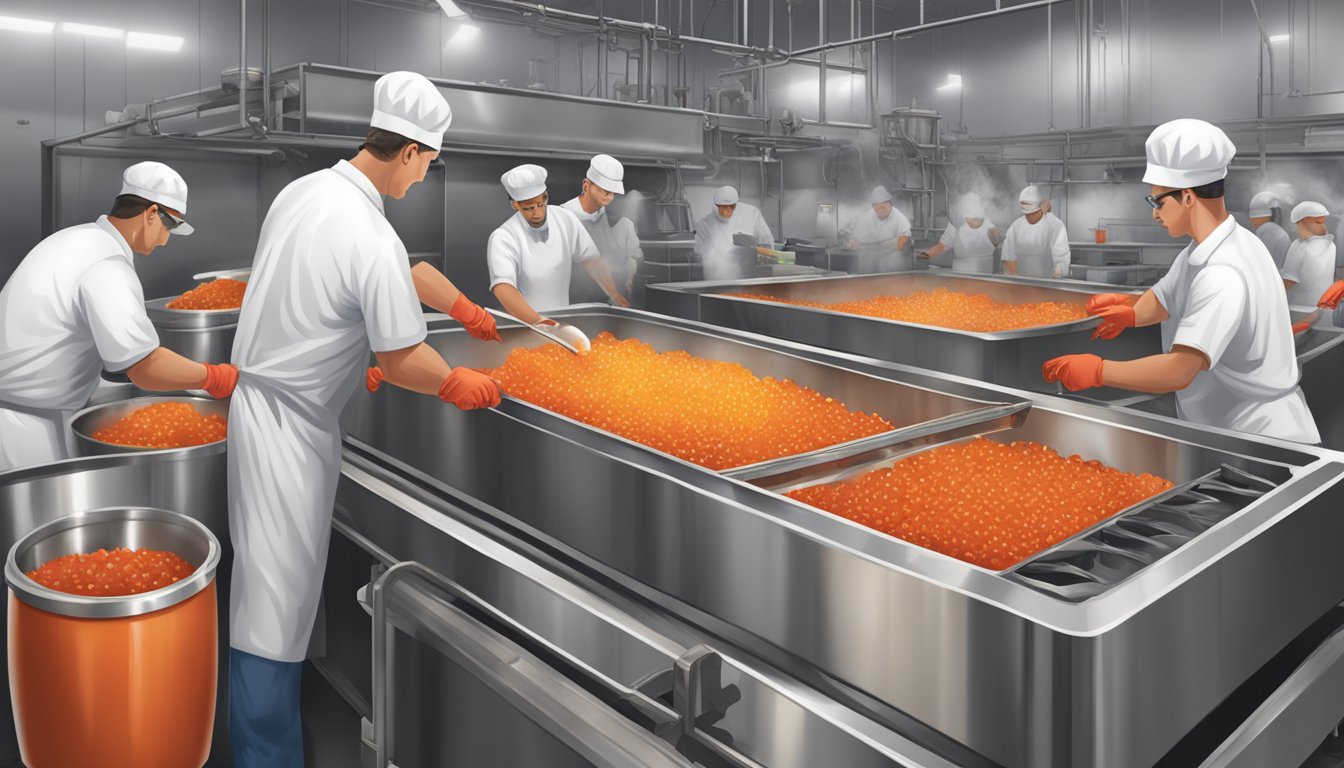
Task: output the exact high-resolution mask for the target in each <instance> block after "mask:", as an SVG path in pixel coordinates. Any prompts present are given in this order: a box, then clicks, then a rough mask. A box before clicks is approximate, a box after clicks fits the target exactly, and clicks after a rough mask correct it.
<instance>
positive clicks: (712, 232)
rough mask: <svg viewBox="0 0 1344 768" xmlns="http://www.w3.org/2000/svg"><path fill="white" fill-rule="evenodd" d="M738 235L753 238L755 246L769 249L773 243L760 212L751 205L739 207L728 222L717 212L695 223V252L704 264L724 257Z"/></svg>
mask: <svg viewBox="0 0 1344 768" xmlns="http://www.w3.org/2000/svg"><path fill="white" fill-rule="evenodd" d="M738 233H742V234H748V235H751V236H752V237H754V238H756V244H757V245H764V246H767V247H770V246H773V245H774V243H775V236H774V234H773V233H772V232H771V231H770V227H769V225H767V224H766V223H765V217H764V216H762V215H761V209H760V208H757V207H756V206H754V205H751V204H750V203H738V204H737V208H735V209H733V215H732V216H731V217H730V218H728V219H722V218H719V212H718V210H717V209H716V210H712V211H710V212H709V213H708V214H707V215H705V216H704V217H703V218H701V219H700V220H699V221H697V222H696V223H695V252H696V253H698V254H700V258H701V260H703V261H706V262H708V261H711V260H713V259H715V258H718V257H722V256H724V255H727V253H728V251H729V249H731V248H732V247H733V235H735V234H738Z"/></svg>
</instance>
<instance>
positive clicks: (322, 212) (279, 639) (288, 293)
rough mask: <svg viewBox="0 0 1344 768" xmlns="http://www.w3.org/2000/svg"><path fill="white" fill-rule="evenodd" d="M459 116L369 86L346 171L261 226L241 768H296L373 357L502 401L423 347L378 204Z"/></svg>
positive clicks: (412, 384) (300, 188)
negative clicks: (347, 458)
mask: <svg viewBox="0 0 1344 768" xmlns="http://www.w3.org/2000/svg"><path fill="white" fill-rule="evenodd" d="M451 118H452V112H451V111H450V109H449V107H448V104H447V102H445V101H444V99H443V96H442V95H440V93H439V91H438V89H437V88H435V87H434V85H433V84H432V83H430V82H429V81H428V80H426V79H425V78H424V77H422V76H421V75H418V74H415V73H413V72H393V73H390V74H388V75H384V76H383V77H381V78H379V79H378V81H377V83H375V85H374V112H373V116H372V118H371V119H370V121H369V124H370V129H369V132H368V136H367V138H366V141H365V143H364V145H363V146H362V147H361V148H360V150H359V152H358V153H357V154H356V155H355V157H354V158H353V159H352V160H350V161H345V160H342V161H340V162H339V163H337V164H336V165H335V166H333V167H331V168H328V169H325V170H320V171H317V172H316V173H312V174H309V175H307V176H304V177H302V178H300V179H298V180H296V181H294V182H292V183H291V184H289V185H288V186H287V187H285V188H284V189H283V190H281V192H280V194H279V195H278V196H276V198H275V201H274V202H273V203H272V204H271V208H270V211H269V212H268V213H267V214H266V219H265V221H264V222H263V224H262V227H261V236H260V240H259V242H258V243H257V252H256V257H255V260H254V262H253V265H252V277H251V280H250V281H249V284H248V289H247V294H246V296H245V297H244V299H243V308H242V312H241V316H240V317H239V321H238V331H237V336H236V338H235V340H234V346H233V359H234V361H235V362H237V364H238V367H239V368H240V369H241V370H240V375H239V382H238V388H237V390H236V392H235V393H234V396H233V401H232V404H231V407H230V409H229V446H228V484H229V499H228V506H229V532H230V535H231V537H232V540H233V548H234V562H233V582H232V594H231V596H230V598H231V599H230V606H229V615H230V625H229V630H230V637H229V645H230V658H229V689H230V690H229V706H230V712H229V724H230V733H231V737H232V741H233V753H234V765H235V766H236V767H237V768H300V767H301V766H302V765H303V738H302V729H301V727H300V726H301V718H300V714H299V683H300V671H301V668H302V661H303V659H304V657H305V654H306V651H307V648H308V642H309V638H310V636H311V634H312V631H313V622H314V617H315V614H316V612H317V607H318V600H319V596H320V594H321V588H322V578H323V573H324V570H325V565H326V558H327V544H328V540H329V538H330V533H331V514H332V505H333V503H334V501H335V496H336V481H337V478H338V477H339V475H340V463H341V434H340V427H339V424H338V419H339V416H340V413H341V410H342V409H343V408H344V406H345V404H346V402H347V401H348V400H349V398H350V395H351V394H352V393H353V390H354V389H355V387H356V385H357V383H358V382H359V380H360V376H361V374H363V373H364V371H365V365H366V362H367V360H368V357H369V352H370V350H372V351H373V352H374V353H376V355H377V357H378V361H379V365H380V368H381V369H382V371H383V372H384V373H385V375H386V378H387V379H388V380H389V381H391V382H392V383H393V384H396V385H398V386H401V387H404V388H407V389H411V390H414V391H416V392H421V393H425V394H437V395H438V396H439V397H440V399H442V400H444V401H445V402H449V403H452V404H454V405H456V406H457V407H459V408H463V409H469V408H481V407H488V406H492V405H494V404H497V403H498V402H499V391H498V389H497V388H496V386H495V384H494V382H493V381H491V379H490V378H489V377H488V376H486V375H484V374H481V373H478V372H476V371H473V370H471V369H468V368H462V367H459V368H450V367H449V365H448V363H446V362H445V361H444V360H443V358H442V357H440V356H439V354H438V353H437V352H435V351H434V349H433V348H432V347H430V346H428V345H426V344H425V343H424V339H425V319H424V316H423V315H422V314H421V311H420V298H419V296H418V295H417V292H416V287H415V284H414V278H413V277H412V275H411V270H410V263H409V259H408V256H407V253H406V248H405V246H404V245H403V244H402V242H401V240H400V239H399V238H398V237H397V234H396V232H395V231H393V229H392V225H391V224H389V223H388V221H387V219H386V218H385V216H384V211H383V196H384V195H386V196H389V197H392V198H394V199H400V198H401V197H403V196H404V195H405V194H406V191H407V189H408V188H409V187H410V186H411V185H412V184H415V183H417V182H419V181H421V180H422V179H423V178H424V176H425V172H426V170H427V169H428V167H429V164H430V162H432V161H433V160H434V158H435V157H436V156H437V155H438V152H439V148H440V147H441V146H442V143H443V133H444V130H445V129H446V128H447V127H448V124H449V122H450V120H451Z"/></svg>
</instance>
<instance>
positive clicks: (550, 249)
mask: <svg viewBox="0 0 1344 768" xmlns="http://www.w3.org/2000/svg"><path fill="white" fill-rule="evenodd" d="M499 181H500V183H501V184H503V185H504V189H505V191H506V192H508V193H509V199H510V200H512V202H513V210H514V214H513V216H510V217H509V218H508V219H507V220H505V222H504V223H503V224H501V225H499V227H498V228H497V229H495V231H494V232H491V233H490V241H489V243H488V245H487V247H486V262H487V264H488V266H489V268H490V290H491V292H493V293H494V294H495V298H496V299H498V300H499V303H500V304H501V305H503V306H504V310H505V311H506V312H508V313H509V314H511V315H513V316H514V317H516V318H518V319H519V320H521V321H523V322H525V323H528V324H530V325H536V326H539V327H542V328H545V329H546V330H548V331H550V332H551V333H553V334H555V335H557V336H559V337H560V338H562V339H564V340H565V341H567V342H569V343H570V344H572V345H573V346H575V347H576V348H578V349H580V350H586V349H588V348H590V346H591V345H590V343H589V341H588V337H587V336H586V335H584V333H583V332H582V331H580V330H579V329H578V328H575V327H574V326H572V325H568V324H565V323H559V322H557V321H555V320H552V319H551V318H549V317H546V316H545V315H544V314H542V313H544V312H550V311H551V310H555V309H563V308H564V307H567V306H569V305H570V300H569V278H570V271H571V267H572V265H574V264H580V265H582V266H583V268H584V270H586V271H587V272H588V274H589V276H590V277H592V278H593V281H594V282H596V283H597V285H598V286H599V287H601V288H602V291H603V293H605V294H606V295H607V297H608V298H609V299H610V300H611V302H612V303H613V304H615V305H616V306H618V307H628V306H630V302H629V301H628V300H626V298H625V296H623V295H621V292H620V291H619V290H617V288H616V284H615V283H614V282H613V281H612V279H611V272H609V271H607V264H606V262H604V261H603V260H602V258H601V253H600V252H599V251H598V250H597V244H596V243H594V242H593V238H592V236H591V235H589V234H588V230H587V229H585V228H584V226H583V223H582V222H580V221H579V217H578V216H576V215H574V213H573V212H572V211H569V210H567V209H565V208H563V207H561V206H558V205H547V201H549V199H550V194H549V193H548V192H547V191H546V169H545V168H542V167H541V166H539V165H520V166H518V167H516V168H512V169H510V170H509V171H508V172H507V173H505V174H504V175H503V176H501V177H499Z"/></svg>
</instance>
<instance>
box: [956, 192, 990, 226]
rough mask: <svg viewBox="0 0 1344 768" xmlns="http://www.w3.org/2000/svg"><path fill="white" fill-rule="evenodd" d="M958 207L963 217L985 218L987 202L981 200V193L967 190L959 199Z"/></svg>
mask: <svg viewBox="0 0 1344 768" xmlns="http://www.w3.org/2000/svg"><path fill="white" fill-rule="evenodd" d="M957 207H958V208H959V209H960V210H961V217H962V218H963V219H983V218H985V204H984V202H982V201H981V200H980V195H978V194H976V193H974V192H967V193H966V194H964V195H962V196H961V199H960V200H958V201H957Z"/></svg>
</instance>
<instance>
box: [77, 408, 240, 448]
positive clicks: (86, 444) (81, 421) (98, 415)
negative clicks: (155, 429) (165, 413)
mask: <svg viewBox="0 0 1344 768" xmlns="http://www.w3.org/2000/svg"><path fill="white" fill-rule="evenodd" d="M154 403H191V404H192V405H194V406H196V409H197V410H198V411H200V412H201V413H204V414H207V415H208V414H216V415H219V416H222V417H224V418H226V419H227V418H228V415H229V401H228V400H227V399H226V400H214V399H211V398H208V397H192V396H189V395H152V396H148V397H133V398H130V399H129V400H118V401H115V402H111V403H102V404H101V405H93V406H89V407H88V408H85V409H84V410H82V411H79V412H77V413H76V414H75V415H74V416H73V417H72V418H71V419H70V431H71V432H73V433H74V436H75V444H74V445H73V446H72V448H73V453H74V455H76V456H104V455H107V454H113V453H135V452H142V451H162V450H174V451H222V450H224V444H225V441H223V440H216V441H215V442H213V443H205V444H204V445H193V446H190V447H187V448H136V447H135V446H130V445H117V444H115V443H105V442H103V441H102V440H95V439H94V437H93V433H94V432H97V431H98V430H100V429H102V428H103V427H105V426H107V425H109V424H112V423H113V422H116V421H117V420H119V419H122V418H124V417H125V416H126V415H127V414H129V413H131V412H132V411H134V410H136V409H137V408H143V407H145V406H146V405H153V404H154Z"/></svg>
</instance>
